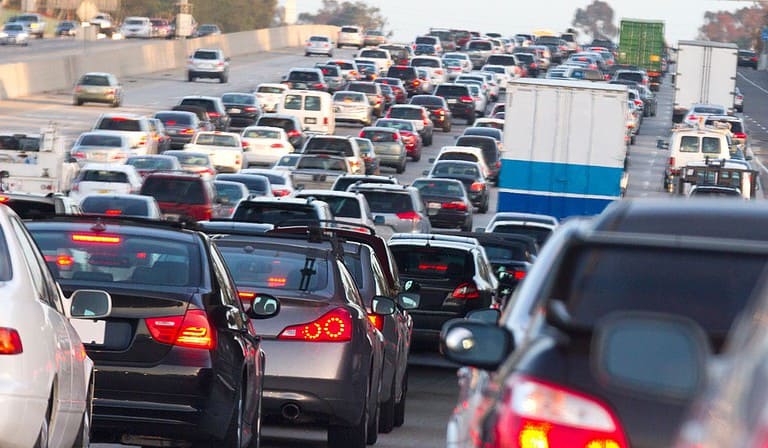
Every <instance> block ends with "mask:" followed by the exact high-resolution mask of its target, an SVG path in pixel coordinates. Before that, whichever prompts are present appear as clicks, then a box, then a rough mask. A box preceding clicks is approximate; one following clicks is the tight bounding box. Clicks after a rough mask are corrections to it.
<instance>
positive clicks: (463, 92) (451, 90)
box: [435, 85, 469, 97]
mask: <svg viewBox="0 0 768 448" xmlns="http://www.w3.org/2000/svg"><path fill="white" fill-rule="evenodd" d="M435 95H437V96H442V97H458V96H469V89H468V88H467V86H456V85H453V86H446V85H440V86H437V89H436V90H435Z"/></svg>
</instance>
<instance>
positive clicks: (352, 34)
mask: <svg viewBox="0 0 768 448" xmlns="http://www.w3.org/2000/svg"><path fill="white" fill-rule="evenodd" d="M345 45H346V46H350V47H357V48H358V50H359V49H360V48H363V31H362V29H361V28H360V27H359V26H350V25H347V26H342V27H341V29H340V30H339V38H338V40H337V41H336V47H337V48H341V47H343V46H345Z"/></svg>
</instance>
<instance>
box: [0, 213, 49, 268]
mask: <svg viewBox="0 0 768 448" xmlns="http://www.w3.org/2000/svg"><path fill="white" fill-rule="evenodd" d="M3 204H5V205H7V206H8V207H11V208H12V209H13V211H14V212H16V214H17V215H19V217H20V218H21V219H34V218H50V217H53V216H55V215H56V206H55V205H54V204H53V201H50V202H48V201H46V202H40V201H25V200H23V199H8V200H7V201H5V202H3ZM1 270H2V269H0V271H1Z"/></svg>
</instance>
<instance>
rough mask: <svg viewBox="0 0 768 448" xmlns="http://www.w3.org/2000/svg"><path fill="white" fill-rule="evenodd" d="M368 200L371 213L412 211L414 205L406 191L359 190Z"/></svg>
mask: <svg viewBox="0 0 768 448" xmlns="http://www.w3.org/2000/svg"><path fill="white" fill-rule="evenodd" d="M359 193H361V194H362V195H363V196H365V199H366V200H367V201H368V207H370V209H371V212H373V213H405V212H413V211H415V210H414V206H413V203H412V202H411V198H410V195H409V194H408V193H407V192H402V193H399V192H389V191H365V190H362V191H359Z"/></svg>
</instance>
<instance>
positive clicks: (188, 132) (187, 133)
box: [179, 129, 195, 135]
mask: <svg viewBox="0 0 768 448" xmlns="http://www.w3.org/2000/svg"><path fill="white" fill-rule="evenodd" d="M194 133H195V130H194V129H182V130H181V131H179V134H184V135H192V134H194Z"/></svg>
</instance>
